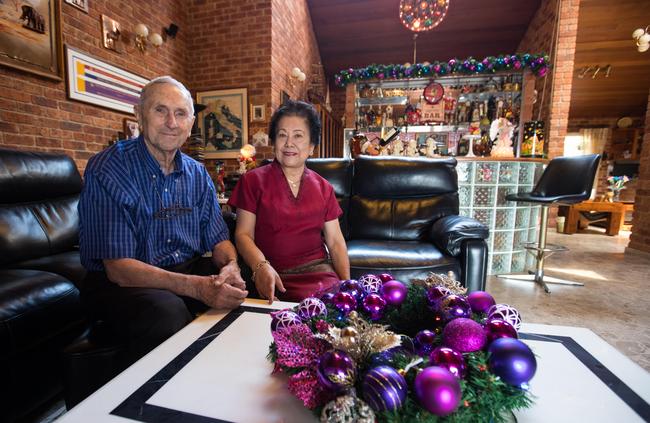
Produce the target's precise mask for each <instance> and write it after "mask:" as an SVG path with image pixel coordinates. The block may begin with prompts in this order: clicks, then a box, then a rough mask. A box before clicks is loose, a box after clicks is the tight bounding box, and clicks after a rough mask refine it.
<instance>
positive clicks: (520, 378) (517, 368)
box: [488, 338, 537, 386]
mask: <svg viewBox="0 0 650 423" xmlns="http://www.w3.org/2000/svg"><path fill="white" fill-rule="evenodd" d="M488 354H489V357H488V367H489V368H490V371H491V372H492V373H494V374H495V375H497V376H499V377H500V378H501V379H502V380H503V381H504V382H506V383H507V384H509V385H513V386H521V385H523V384H525V383H527V382H528V381H529V380H531V379H532V378H533V376H534V375H535V371H536V370H537V360H535V355H534V354H533V352H532V351H531V350H530V348H529V347H528V345H526V344H524V343H523V342H521V341H520V340H518V339H513V338H499V339H497V340H495V341H494V342H492V344H491V345H490V347H489V348H488Z"/></svg>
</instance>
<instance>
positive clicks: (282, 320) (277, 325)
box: [271, 310, 302, 332]
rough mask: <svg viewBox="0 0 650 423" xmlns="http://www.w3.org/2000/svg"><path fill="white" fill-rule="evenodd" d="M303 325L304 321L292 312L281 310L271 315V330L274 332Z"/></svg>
mask: <svg viewBox="0 0 650 423" xmlns="http://www.w3.org/2000/svg"><path fill="white" fill-rule="evenodd" d="M301 323H302V319H300V316H298V315H297V314H296V313H294V312H293V311H291V310H280V311H278V312H277V313H273V314H271V330H272V331H274V332H275V331H276V330H281V329H286V328H288V327H291V326H295V325H299V324H301Z"/></svg>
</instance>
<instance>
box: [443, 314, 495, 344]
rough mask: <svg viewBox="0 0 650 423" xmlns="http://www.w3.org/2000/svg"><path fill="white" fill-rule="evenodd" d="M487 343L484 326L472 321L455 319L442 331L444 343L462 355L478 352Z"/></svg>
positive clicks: (462, 318)
mask: <svg viewBox="0 0 650 423" xmlns="http://www.w3.org/2000/svg"><path fill="white" fill-rule="evenodd" d="M486 342H487V337H486V335H485V331H484V330H483V326H481V325H480V324H479V323H476V322H475V321H474V320H472V319H466V318H464V317H460V318H458V319H454V320H452V321H451V322H449V323H447V326H445V328H444V329H443V331H442V343H443V344H444V345H446V346H448V347H451V348H453V349H455V350H458V351H460V352H462V353H466V352H473V351H478V350H480V349H481V348H483V347H484V346H485V343H486Z"/></svg>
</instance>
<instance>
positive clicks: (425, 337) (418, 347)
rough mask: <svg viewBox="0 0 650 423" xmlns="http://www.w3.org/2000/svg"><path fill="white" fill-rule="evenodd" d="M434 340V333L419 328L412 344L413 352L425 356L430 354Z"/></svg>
mask: <svg viewBox="0 0 650 423" xmlns="http://www.w3.org/2000/svg"><path fill="white" fill-rule="evenodd" d="M435 342H436V334H435V333H434V332H431V331H430V330H426V329H425V330H421V331H420V332H418V333H417V334H416V335H415V339H414V340H413V344H414V345H415V352H417V353H418V355H421V356H423V357H424V356H427V355H429V354H431V351H433V348H434V347H435V345H434V343H435Z"/></svg>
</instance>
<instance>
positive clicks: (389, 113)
mask: <svg viewBox="0 0 650 423" xmlns="http://www.w3.org/2000/svg"><path fill="white" fill-rule="evenodd" d="M384 126H386V127H391V126H395V125H393V106H391V105H388V106H386V119H384Z"/></svg>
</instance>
